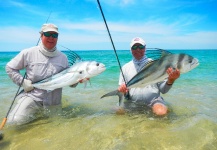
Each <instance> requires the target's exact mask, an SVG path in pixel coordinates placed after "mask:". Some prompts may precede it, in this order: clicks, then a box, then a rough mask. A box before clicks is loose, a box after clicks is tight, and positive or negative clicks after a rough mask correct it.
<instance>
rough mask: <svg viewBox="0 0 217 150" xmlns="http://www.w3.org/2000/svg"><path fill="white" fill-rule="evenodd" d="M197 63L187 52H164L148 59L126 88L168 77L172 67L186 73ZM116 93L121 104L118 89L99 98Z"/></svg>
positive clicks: (121, 100)
mask: <svg viewBox="0 0 217 150" xmlns="http://www.w3.org/2000/svg"><path fill="white" fill-rule="evenodd" d="M198 65H199V60H198V59H197V58H194V57H192V56H190V55H188V54H184V53H180V54H172V53H169V54H165V55H163V56H162V57H161V58H159V59H158V60H154V61H150V62H149V63H147V65H146V66H144V67H143V69H141V71H139V72H138V73H137V74H136V75H135V76H134V77H133V78H132V79H131V80H130V81H128V82H127V83H126V86H127V88H128V89H130V88H142V87H145V86H147V85H152V84H156V83H158V82H162V81H164V80H165V79H166V78H168V74H167V72H166V71H167V69H168V68H170V67H172V68H173V69H174V70H175V69H178V70H179V71H180V74H183V73H187V72H189V71H191V70H192V69H194V68H196V67H197V66H198ZM114 95H117V96H118V97H119V105H122V104H123V93H121V92H119V91H118V90H115V91H112V92H109V93H107V94H105V95H103V96H102V97H101V98H104V97H107V96H114Z"/></svg>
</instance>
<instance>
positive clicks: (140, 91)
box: [119, 58, 172, 104]
mask: <svg viewBox="0 0 217 150" xmlns="http://www.w3.org/2000/svg"><path fill="white" fill-rule="evenodd" d="M149 60H150V59H148V58H147V61H149ZM147 61H144V62H143V63H141V64H136V63H134V61H133V60H132V61H130V62H128V63H126V64H125V65H124V66H123V67H122V71H123V74H124V78H125V80H126V83H127V82H129V81H130V80H131V79H132V78H133V77H134V76H135V75H136V74H137V73H138V72H139V71H140V70H141V69H142V68H143V67H144V65H145V64H146V63H147ZM166 81H167V80H165V81H163V82H160V83H156V84H153V85H148V86H146V87H144V88H131V89H129V94H130V100H132V101H133V102H136V103H143V104H144V103H150V101H151V100H153V99H155V98H158V97H159V96H160V93H162V94H164V93H167V92H168V91H169V90H170V88H171V87H172V86H171V85H167V84H166ZM123 83H125V82H124V79H123V76H122V73H121V74H120V77H119V85H121V84H123Z"/></svg>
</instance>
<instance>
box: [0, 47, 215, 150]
mask: <svg viewBox="0 0 217 150" xmlns="http://www.w3.org/2000/svg"><path fill="white" fill-rule="evenodd" d="M171 52H173V53H181V52H184V53H187V54H190V55H192V56H194V57H196V58H198V59H199V61H200V65H199V66H198V67H197V68H195V69H194V70H192V71H191V72H189V73H186V74H183V75H181V77H180V79H179V80H177V81H176V83H175V84H174V85H173V88H172V89H171V90H170V91H169V93H167V94H164V95H162V96H163V97H164V99H165V100H166V101H167V103H168V105H169V108H170V110H171V112H170V114H169V115H168V116H167V117H165V118H156V117H154V116H152V115H151V114H149V113H148V112H147V111H143V112H132V113H127V114H125V115H116V114H115V113H114V110H113V108H114V106H115V105H116V103H117V102H118V98H117V97H108V98H104V99H100V97H101V96H102V95H103V94H105V93H107V92H109V91H112V90H114V89H116V88H117V82H118V76H119V67H118V63H117V61H116V57H115V54H114V52H113V51H78V52H77V53H78V54H79V55H80V56H81V57H82V58H83V59H84V60H97V61H99V62H102V63H104V64H105V65H106V67H107V70H106V71H105V72H104V73H102V74H101V75H99V76H97V77H94V78H93V79H92V80H91V85H87V87H86V88H84V86H83V85H82V84H80V85H79V86H78V87H76V88H75V89H72V88H69V87H65V88H64V91H63V114H62V115H58V116H53V117H50V118H41V119H38V120H36V121H35V122H33V123H31V124H27V125H24V126H22V127H17V128H12V127H7V126H5V128H4V133H5V137H4V140H2V141H0V148H1V149H3V150H4V149H5V150H7V149H24V150H25V149H33V150H34V149H106V150H107V149H114V150H116V149H121V150H122V149H129V150H132V149H178V150H179V149H216V148H217V109H216V106H217V98H216V97H217V93H216V89H217V76H216V66H217V59H216V58H217V50H172V51H171ZM117 53H118V56H119V59H120V62H121V64H124V63H126V62H128V61H129V60H131V55H130V52H129V51H117ZM16 54H17V52H10V53H9V52H0V94H1V99H0V118H2V119H3V118H4V116H5V115H6V113H7V110H8V108H9V106H10V104H11V101H12V99H13V97H14V95H15V92H16V91H17V89H18V87H17V86H16V85H15V84H13V83H12V81H11V80H10V79H9V78H8V76H7V75H6V73H5V71H4V66H5V64H6V63H7V62H8V61H9V60H10V59H11V58H12V57H14V56H15V55H16Z"/></svg>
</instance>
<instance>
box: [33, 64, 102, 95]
mask: <svg viewBox="0 0 217 150" xmlns="http://www.w3.org/2000/svg"><path fill="white" fill-rule="evenodd" d="M105 70H106V67H105V65H104V64H103V63H99V62H96V61H81V62H77V63H75V64H73V65H72V66H71V67H69V68H67V69H65V70H63V71H61V72H60V73H57V74H55V75H53V76H51V77H49V78H46V79H44V80H42V81H39V82H37V83H34V84H33V87H34V88H38V89H43V90H47V91H53V90H55V89H58V88H62V87H65V86H71V85H74V84H77V83H78V82H79V81H81V80H89V79H90V78H92V77H94V76H97V75H99V74H101V73H102V72H104V71H105Z"/></svg>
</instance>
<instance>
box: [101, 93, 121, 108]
mask: <svg viewBox="0 0 217 150" xmlns="http://www.w3.org/2000/svg"><path fill="white" fill-rule="evenodd" d="M115 95H117V96H118V97H119V106H122V105H123V95H124V94H123V93H121V92H119V91H118V90H115V91H111V92H109V93H107V94H105V95H103V96H102V97H101V98H104V97H107V96H115Z"/></svg>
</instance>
